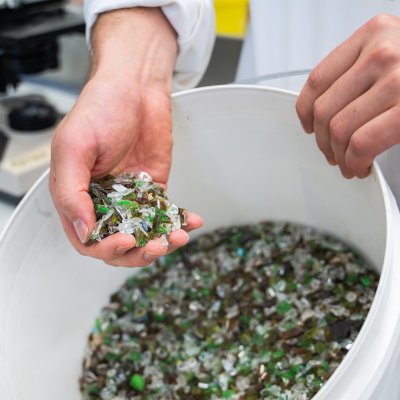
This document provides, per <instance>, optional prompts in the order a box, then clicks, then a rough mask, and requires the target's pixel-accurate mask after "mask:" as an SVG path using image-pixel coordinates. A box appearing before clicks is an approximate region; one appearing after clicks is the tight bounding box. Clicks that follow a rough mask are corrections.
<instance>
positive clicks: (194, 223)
mask: <svg viewBox="0 0 400 400" xmlns="http://www.w3.org/2000/svg"><path fill="white" fill-rule="evenodd" d="M203 225H204V221H203V218H201V217H200V215H198V214H195V213H193V212H188V214H187V225H186V226H183V227H182V229H183V230H185V231H186V232H190V231H193V230H194V229H199V228H201V227H202V226H203Z"/></svg>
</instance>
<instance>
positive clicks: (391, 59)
mask: <svg viewBox="0 0 400 400" xmlns="http://www.w3.org/2000/svg"><path fill="white" fill-rule="evenodd" d="M399 59H400V49H399V47H398V46H397V45H396V44H394V43H393V42H391V41H388V40H384V41H381V42H380V43H379V44H378V45H377V46H376V47H375V48H374V49H372V50H371V51H370V53H369V55H368V56H367V59H366V61H367V64H369V63H371V64H375V65H377V66H379V67H385V66H390V65H393V64H396V63H398V61H399Z"/></svg>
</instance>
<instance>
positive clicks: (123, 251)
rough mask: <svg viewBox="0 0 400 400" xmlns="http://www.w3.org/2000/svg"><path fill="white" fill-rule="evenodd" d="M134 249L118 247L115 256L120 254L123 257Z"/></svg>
mask: <svg viewBox="0 0 400 400" xmlns="http://www.w3.org/2000/svg"><path fill="white" fill-rule="evenodd" d="M132 248H133V247H117V249H116V250H115V254H118V255H119V256H123V255H124V254H125V253H126V252H128V251H129V250H131V249H132Z"/></svg>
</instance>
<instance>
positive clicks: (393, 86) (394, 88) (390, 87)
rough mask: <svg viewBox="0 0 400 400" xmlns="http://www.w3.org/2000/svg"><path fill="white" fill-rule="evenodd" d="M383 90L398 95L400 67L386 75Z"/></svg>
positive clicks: (399, 90)
mask: <svg viewBox="0 0 400 400" xmlns="http://www.w3.org/2000/svg"><path fill="white" fill-rule="evenodd" d="M383 90H384V91H387V92H388V94H389V95H390V94H394V95H397V96H398V94H399V93H400V69H396V70H394V71H392V72H391V73H390V74H388V75H387V76H386V78H385V82H384V84H383Z"/></svg>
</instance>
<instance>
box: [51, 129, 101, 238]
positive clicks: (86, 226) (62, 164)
mask: <svg viewBox="0 0 400 400" xmlns="http://www.w3.org/2000/svg"><path fill="white" fill-rule="evenodd" d="M93 153H94V152H93V151H87V149H86V146H84V144H83V143H79V145H78V144H76V143H75V145H73V144H71V143H70V142H68V141H67V140H65V138H60V137H59V136H57V135H56V136H55V137H54V139H53V143H52V159H51V167H50V180H49V186H50V192H51V195H52V197H53V200H54V204H55V206H56V209H57V211H58V213H59V214H60V216H64V217H66V220H67V221H68V222H69V223H70V224H72V226H73V227H74V230H75V236H76V237H77V238H78V239H79V241H80V242H81V243H85V242H86V241H87V240H88V238H89V235H90V231H91V230H92V229H93V227H94V224H95V214H94V209H93V203H92V200H91V198H90V195H89V193H88V188H89V182H90V176H91V173H90V170H91V167H92V166H93V164H94V160H93V158H94V157H91V154H92V155H93V156H95V155H94V154H93Z"/></svg>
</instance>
